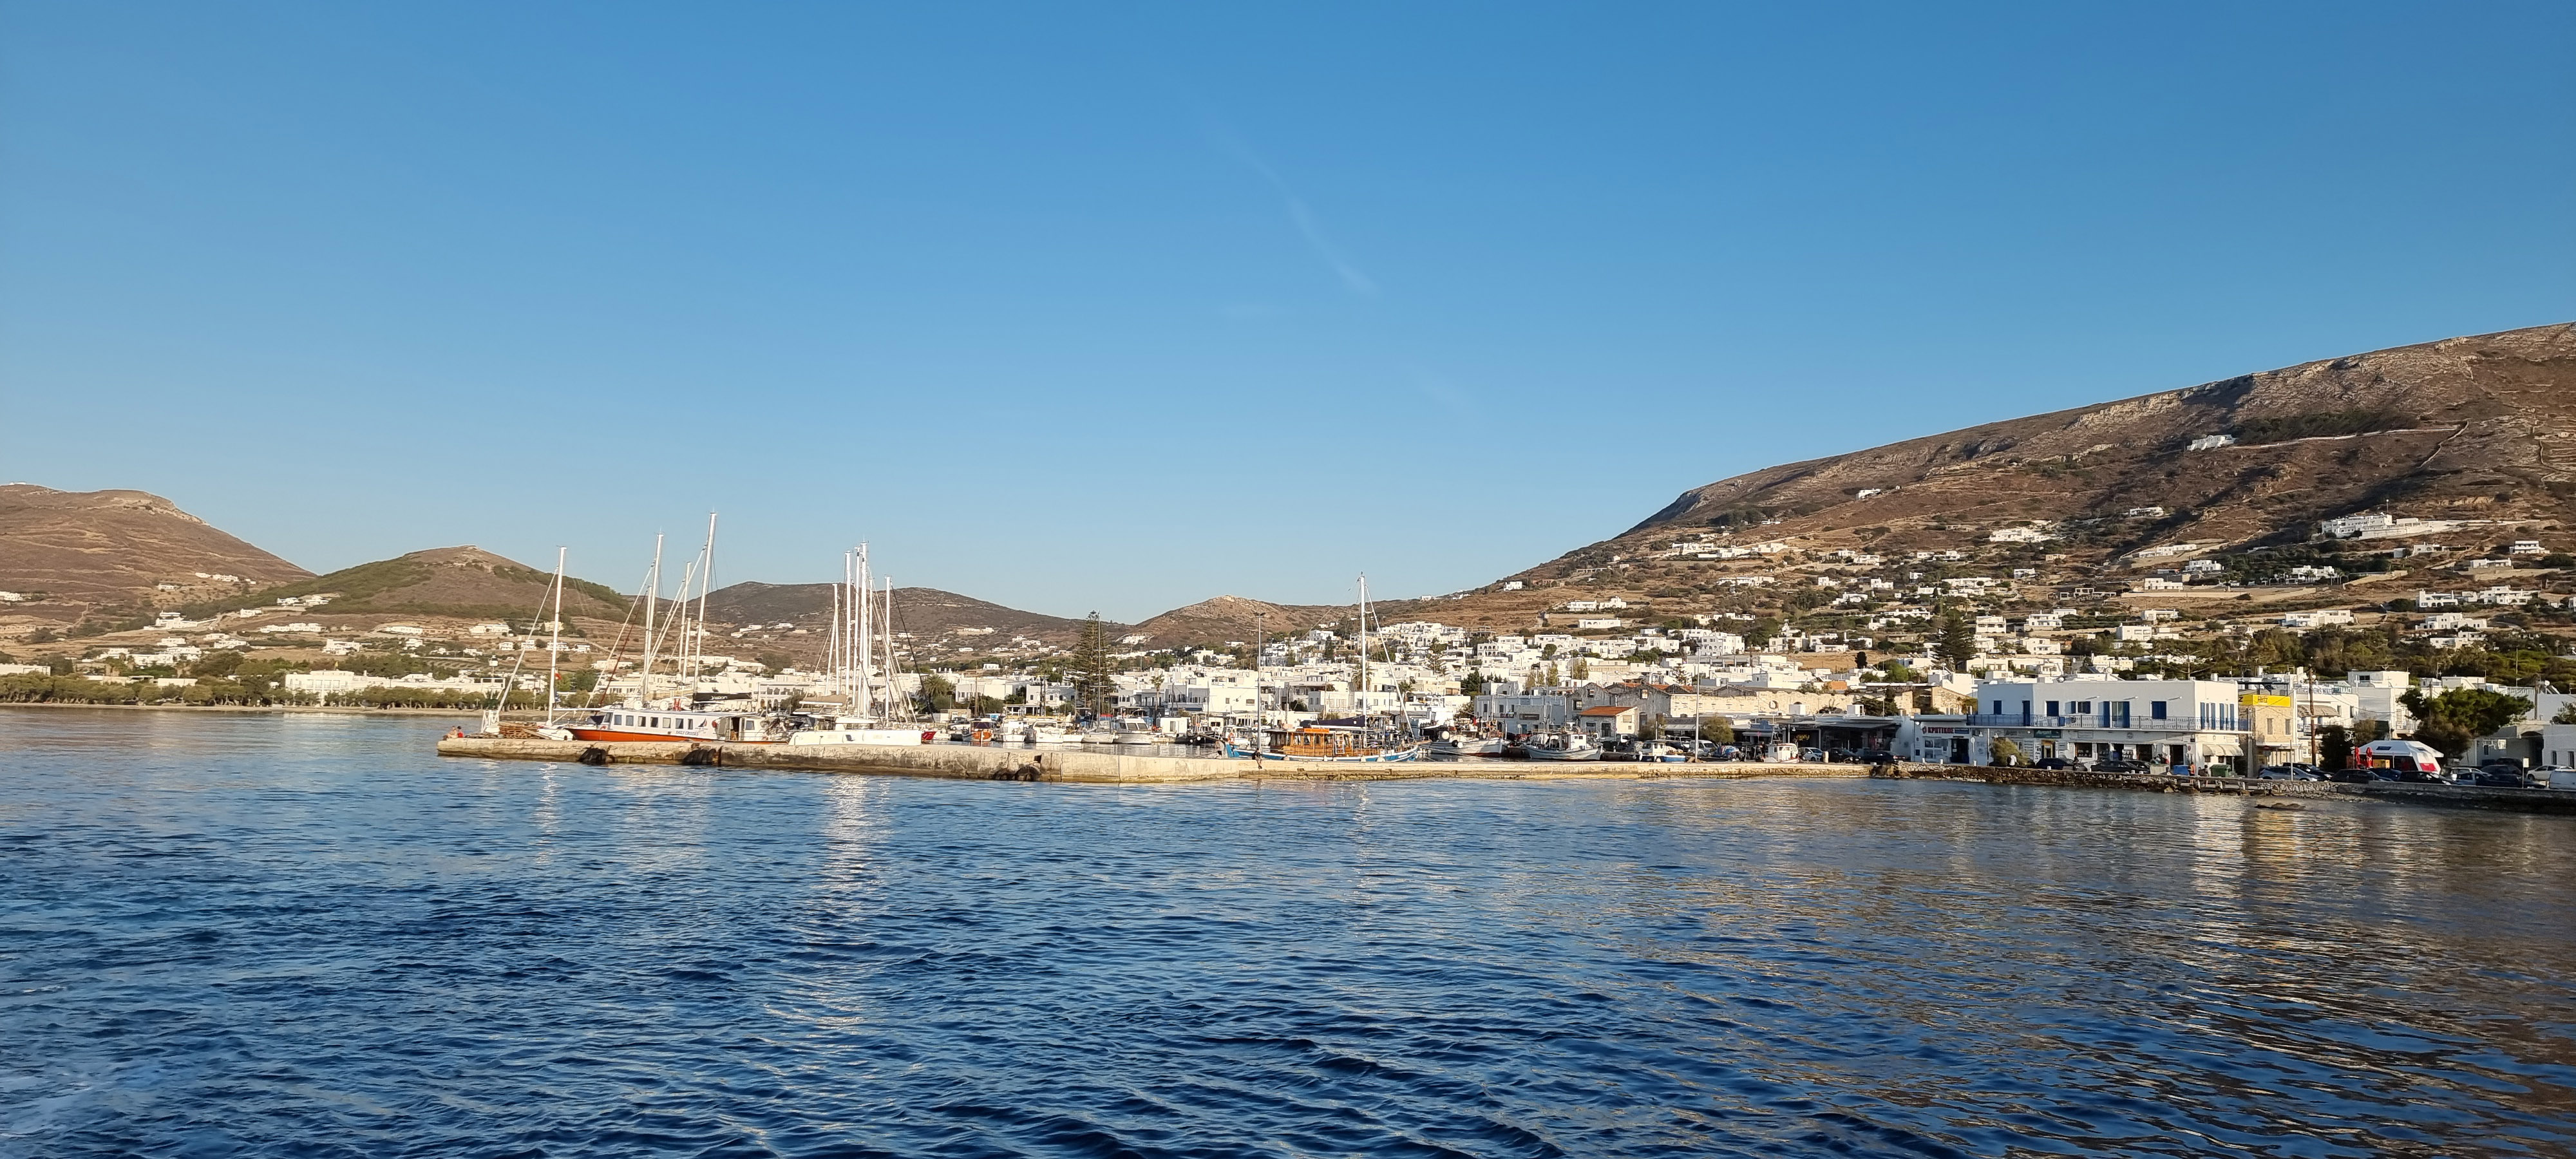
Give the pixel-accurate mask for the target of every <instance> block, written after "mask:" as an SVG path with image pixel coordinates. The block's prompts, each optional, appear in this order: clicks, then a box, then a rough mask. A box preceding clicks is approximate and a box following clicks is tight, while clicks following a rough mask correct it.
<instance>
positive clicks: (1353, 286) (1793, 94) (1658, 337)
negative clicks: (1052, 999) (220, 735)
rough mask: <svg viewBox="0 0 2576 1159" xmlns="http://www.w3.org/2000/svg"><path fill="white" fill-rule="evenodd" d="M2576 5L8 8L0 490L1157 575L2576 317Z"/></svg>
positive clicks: (1092, 582) (810, 574)
mask: <svg viewBox="0 0 2576 1159" xmlns="http://www.w3.org/2000/svg"><path fill="white" fill-rule="evenodd" d="M2571 61H2576V5H2568V4H2564V3H2555V4H2529V5H2512V4H2478V5H2459V4H2426V5H2420V6H2385V5H2370V4H2347V3H2336V4H2320V5H2314V6H2306V7H2301V6H2294V5H2288V4H2253V5H2248V4H2234V3H2231V4H2221V5H2211V6H2206V7H2191V6H2184V5H2173V4H2155V5H2137V6H2134V7H2130V8H2126V9H2123V8H2119V7H2116V6H2112V5H2099V4H2076V5H2066V4H2042V5H2031V6H2027V7H2020V8H1984V9H1969V8H1965V7H1963V6H1957V5H1920V4H1901V5H1890V6H1885V7H1859V6H1852V7H1831V8H1829V7H1824V6H1810V5H1773V6H1765V7H1760V8H1756V7H1750V6H1748V7H1743V8H1726V7H1720V6H1717V5H1711V4H1675V5H1669V6H1626V7H1618V6H1609V5H1598V4H1582V5H1563V6H1550V7H1542V6H1537V5H1528V4H1504V5H1495V4H1483V3H1478V4H1464V3H1462V4H1454V5H1435V4H1398V5H1381V4H1369V5H1352V6H1347V7H1328V6H1325V5H1318V4H1282V5H1273V6H1268V7H1256V6H1251V5H1171V6H1163V7H1152V6H1103V5H1044V6H1027V7H1011V6H1002V5H912V6H908V9H906V8H896V7H893V6H882V7H873V8H870V7H861V6H858V5H851V4H838V3H836V4H820V5H811V6H796V5H739V4H725V5H719V4H701V5H694V6H673V5H644V4H593V5H582V6H568V5H544V4H538V5H527V4H517V3H512V4H494V5H476V4H465V3H440V4H314V5H286V4H213V5H209V4H171V5H139V4H114V3H102V4H64V3H44V4H28V3H15V2H12V3H5V4H0V408H5V409H0V480H21V479H23V480H26V481H30V482H36V483H42V484H45V485H47V486H52V487H60V488H68V489H82V490H86V489H91V488H102V487H136V488H143V489H147V490H151V491H155V492H159V493H161V494H164V495H167V496H169V497H171V498H172V499H174V500H176V501H178V502H179V503H180V504H181V505H182V506H184V507H186V508H188V509H190V510H192V511H194V512H197V513H198V514H200V515H203V516H204V517H206V518H207V519H209V520H211V521H213V522H214V523H216V524H217V525H219V526H222V527H224V528H226V529H228V530H231V531H233V532H235V533H237V534H240V535H242V536H244V537H246V538H248V539H250V540H252V541H253V542H256V543H259V544H261V545H263V546H266V547H268V548H270V549H272V550H275V551H277V552H279V553H281V554H283V555H285V556H287V557H288V558H290V559H293V560H295V561H296V562H298V563H301V564H303V565H304V566H306V567H310V568H313V569H315V570H317V571H318V570H328V569H331V568H336V567H342V566H346V565H348V564H351V563H357V562H361V561H364V560H368V559H375V558H381V557H384V556H388V555H392V554H396V553H399V552H403V551H408V550H413V549H416V548H421V547H430V546H440V545H446V544H454V543H467V542H471V543H478V544H481V545H483V546H485V547H488V548H491V549H494V550H497V551H501V552H504V553H506V554H510V555H513V556H516V557H518V558H520V559H523V560H526V561H528V562H530V563H540V564H541V563H543V562H546V561H548V560H550V559H551V558H552V548H553V545H555V544H557V543H566V544H569V545H570V546H571V548H572V553H573V562H574V568H575V570H576V571H577V572H579V573H581V574H584V575H587V576H590V577H592V578H595V579H599V580H602V581H606V582H610V583H615V584H618V585H620V586H630V587H631V585H633V584H634V582H635V581H636V579H637V577H638V576H639V575H640V573H641V570H642V567H643V562H644V554H645V552H646V551H647V550H648V547H649V542H650V538H651V536H652V533H653V532H654V531H655V530H657V529H667V530H669V531H671V532H673V533H674V538H675V542H679V543H681V544H682V545H683V548H682V549H683V550H687V549H691V548H693V547H694V543H695V536H696V532H695V528H696V526H697V525H698V524H699V523H701V522H702V521H703V519H704V513H705V512H706V511H708V510H710V509H712V510H717V511H721V512H723V513H724V515H725V517H726V538H725V541H724V543H723V547H724V549H725V550H724V566H723V567H722V569H721V570H720V573H719V579H720V580H722V581H731V580H741V579H763V580H771V581H798V580H811V579H819V578H823V577H825V576H827V575H829V574H831V573H832V571H833V569H834V567H835V566H836V565H835V562H834V561H835V559H836V556H837V552H838V550H839V548H840V547H841V546H842V545H844V544H845V543H848V542H851V541H855V540H858V539H862V538H864V539H868V540H871V541H873V542H874V544H875V546H876V551H877V554H878V557H879V559H880V560H881V561H882V562H883V565H884V566H885V567H886V568H887V569H888V570H889V571H890V573H891V574H892V575H893V576H894V577H895V578H896V579H897V580H898V581H899V582H903V583H907V584H909V583H922V584H929V585H934V586H938V587H944V588H949V589H952V590H956V591H960V592H965V593H968V594H972V595H976V596H980V597H984V598H988V599H994V600H999V601H1002V602H1005V603H1010V604H1014V605H1018V606H1022V607H1027V608H1031V609H1034V610H1039V611H1045V612H1052V613H1059V614H1069V615H1080V614H1082V613H1083V612H1085V611H1089V610H1093V609H1097V610H1099V611H1101V612H1102V613H1103V614H1104V615H1107V616H1110V617H1112V618H1123V619H1134V618H1138V617H1142V616H1144V615H1147V614H1150V613H1152V612H1155V611H1158V610H1161V609H1163V608H1167V607H1170V606H1174V605H1177V604H1181V603H1186V602H1189V601H1192V600H1196V599H1200V598H1204V597H1206V596H1210V595H1215V594H1218V593H1220V592H1231V593H1236V594H1241V595H1249V596H1256V597H1261V598H1267V599H1274V600H1283V601H1292V602H1332V601H1338V600H1342V599H1346V598H1348V596H1349V593H1350V579H1351V577H1352V576H1353V575H1354V574H1356V573H1358V572H1361V571H1363V570H1365V571H1367V572H1369V573H1370V574H1371V576H1372V585H1371V586H1372V588H1373V589H1374V590H1375V591H1376V592H1377V593H1380V594H1384V595H1413V594H1420V593H1425V592H1435V591H1444V590H1451V589H1456V588H1460V587H1465V586H1469V585H1472V584H1477V583H1482V582H1485V581H1487V580H1490V579H1492V578H1494V577H1496V576H1498V575H1502V574H1506V573H1508V572H1510V571H1513V570H1517V569H1518V568H1521V567H1524V566H1527V565H1529V564H1532V563H1536V562H1538V561H1541V560H1544V559H1547V558H1549V557H1552V556H1554V555H1556V554H1558V553H1559V552H1562V551H1564V550H1567V549H1569V548H1572V547H1575V546H1578V545H1581V544H1583V543H1587V542H1590V541H1593V540H1596V539H1599V538H1601V537H1604V536H1608V535H1611V534H1615V533H1617V532H1618V531H1620V530H1623V529H1624V528H1626V527H1628V526H1629V525H1631V524H1633V523H1634V522H1636V521H1637V520H1638V519H1640V518H1643V517H1644V516H1645V515H1647V514H1649V513H1651V512H1652V511H1654V510H1655V509H1656V508H1658V507H1660V506H1662V505H1663V504H1664V503H1665V502H1666V501H1668V500H1670V499H1671V498H1672V497H1673V496H1674V495H1675V494H1676V493H1678V492H1680V491H1682V490H1683V489H1685V488H1688V487H1692V486H1696V485H1699V484H1702V483H1706V482H1709V481H1711V480H1714V479H1718V478H1722V477H1724V476H1727V475H1730V474H1734V473H1737V472H1740V471H1745V470H1750V469H1753V468H1757V467H1761V466H1765V465H1769V464H1772V463H1776V462H1781V461H1785V460H1791V459H1798V458H1805V457H1811V456H1815V455H1821V454H1828V453H1832V452H1837V451H1843V450H1849V449H1854V448H1859V447H1866V446H1871V445H1875V444H1878V443H1882V442H1887V441H1891V440H1895V439H1900V438H1906V437H1911V436H1914V435H1918V434H1926V433H1930V432H1933V431H1937V430H1943V429H1948V428H1952V427H1957V426H1961V425H1965V424H1968V423H1972V422H1977V421H1981V420H1986V419H1992V418H2000V417H2008V416H2013V415H2019V414H2025V413H2030V412H2035V411H2043V410H2049V409H2053V408H2059V407H2066V406H2073V405H2078V404H2082V403H2086V402H2092V401H2096V400H2101V399H2108V398H2116V397H2121V396H2126V395H2133V394H2140V393H2144V392H2147V391H2153V390H2161V389H2167V388H2171V387H2178V386H2185V385H2190V384H2192V383H2196V382H2202V381H2207V380H2210V379H2215V378H2220V377H2225V376H2228V375H2233V374H2237V373H2241V372H2245V371H2251V370H2260V369H2266V368H2270V367H2274V366H2279V365H2285V364H2289V363H2294V362H2298V361H2303V360H2306V359H2310V358H2319V357H2329V356H2333V355H2339V354H2346V353H2352V352H2355V351H2361V350H2367V349H2373V348H2378V347H2383V346H2390V345H2397V344H2401V343H2406V342H2414V341H2422V340H2426V339H2433V338H2441V337H2446V336H2450V335H2454V334H2462V333H2475V332H2481V331H2490V330H2501V329H2507V328H2512V327H2517V326H2527V325H2533V324H2538V323H2545V322H2553V321H2564V320H2568V319H2570V318H2576V260H2571V259H2576V65H2571V63H2570V62H2571Z"/></svg>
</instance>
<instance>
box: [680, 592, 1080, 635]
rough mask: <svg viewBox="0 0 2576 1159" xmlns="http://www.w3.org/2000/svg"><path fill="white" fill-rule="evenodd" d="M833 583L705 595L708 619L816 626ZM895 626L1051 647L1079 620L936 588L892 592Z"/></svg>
mask: <svg viewBox="0 0 2576 1159" xmlns="http://www.w3.org/2000/svg"><path fill="white" fill-rule="evenodd" d="M834 586H835V585H832V584H765V583H738V584H735V585H733V586H731V587H724V588H717V589H716V590H715V591H714V592H712V593H710V594H709V595H708V596H707V619H708V620H710V621H712V622H715V623H721V624H735V625H749V624H763V625H774V624H791V625H794V626H796V627H800V628H808V629H811V628H816V627H820V626H821V625H822V624H823V623H824V621H825V620H827V619H828V618H829V617H830V616H831V611H832V588H833V587H834ZM894 617H895V627H896V629H897V630H899V631H905V632H910V633H912V634H913V635H915V636H918V637H921V638H924V639H930V638H936V637H940V636H946V635H949V634H951V633H954V632H957V631H959V630H961V629H965V630H975V631H978V632H979V633H980V634H990V635H994V636H997V637H1000V638H1003V639H1008V638H1009V637H1012V636H1025V637H1028V638H1030V639H1034V640H1043V641H1045V642H1047V643H1050V644H1069V643H1072V642H1073V639H1074V637H1075V636H1077V635H1079V634H1080V633H1081V631H1082V621H1080V620H1068V619H1065V618H1064V617H1061V616H1046V615H1040V614H1038V613H1036V612H1023V611H1021V610H1019V609H1018V608H1010V607H1004V606H1002V605H1001V604H996V603H989V602H987V601H984V600H979V599H975V598H973V597H971V596H961V595H958V594H957V593H955V592H943V591H940V590H939V589H937V588H896V589H895V590H894Z"/></svg>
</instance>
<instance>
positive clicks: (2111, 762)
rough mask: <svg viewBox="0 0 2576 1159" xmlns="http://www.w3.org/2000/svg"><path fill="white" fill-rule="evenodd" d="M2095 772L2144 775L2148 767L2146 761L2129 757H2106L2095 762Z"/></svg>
mask: <svg viewBox="0 0 2576 1159" xmlns="http://www.w3.org/2000/svg"><path fill="white" fill-rule="evenodd" d="M2093 771H2094V772H2097V773H2143V772H2145V771H2147V765H2146V762H2144V761H2137V760H2131V759H2129V758H2128V757H2104V758H2102V759H2101V760H2098V761H2095V762H2093Z"/></svg>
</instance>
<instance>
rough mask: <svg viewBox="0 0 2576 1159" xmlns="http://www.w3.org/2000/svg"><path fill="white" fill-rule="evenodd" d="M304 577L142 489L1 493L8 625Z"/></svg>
mask: <svg viewBox="0 0 2576 1159" xmlns="http://www.w3.org/2000/svg"><path fill="white" fill-rule="evenodd" d="M312 574H313V573H311V572H309V571H306V570H304V569H303V568H300V567H297V566H295V565H294V564H292V563H288V562H287V561H285V560H283V559H279V558H278V557H276V556H274V555H271V554H269V553H267V552H265V551H261V550H260V549H259V548H256V547H253V546H251V545H250V544H248V543H244V542H242V541H241V540H239V539H236V538H234V537H232V536H230V535H226V534H224V533H223V532H221V531H218V530H216V529H215V528H213V527H211V526H208V525H207V523H206V521H205V520H202V519H199V518H197V517H196V516H194V515H190V514H188V513H187V512H185V511H182V510H180V509H179V508H178V506H177V505H176V504H173V503H171V502H170V501H169V500H167V499H164V498H162V497H160V496H158V495H154V494H150V493H148V492H144V491H56V490H54V489H52V488H50V487H38V486H35V485H34V484H31V483H11V484H8V485H6V486H0V592H8V593H11V594H12V595H14V596H17V597H20V598H18V599H14V600H7V601H5V602H0V617H5V618H7V619H8V620H10V621H13V622H21V621H22V622H23V623H24V624H25V625H30V626H32V625H41V624H69V623H72V622H75V621H77V620H79V619H81V618H82V617H83V616H85V615H87V614H89V613H91V612H93V611H95V610H98V609H102V608H123V609H132V608H139V607H145V606H148V605H150V604H152V603H154V602H155V601H161V602H170V601H177V600H184V599H196V598H209V597H213V596H218V595H226V594H233V593H238V592H243V591H247V590H250V589H253V588H257V587H261V586H264V585H268V584H276V583H284V582H287V581H290V580H297V579H302V578H304V577H307V576H310V575H312ZM164 585H167V586H166V587H165V586H164Z"/></svg>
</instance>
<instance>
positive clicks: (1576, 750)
mask: <svg viewBox="0 0 2576 1159" xmlns="http://www.w3.org/2000/svg"><path fill="white" fill-rule="evenodd" d="M1528 748H1529V759H1531V760H1534V761H1597V760H1600V759H1601V746H1599V745H1597V744H1594V743H1592V740H1591V738H1589V737H1586V736H1584V735H1583V734H1581V733H1570V732H1563V733H1549V734H1547V735H1545V736H1534V737H1531V738H1529V741H1528Z"/></svg>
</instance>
